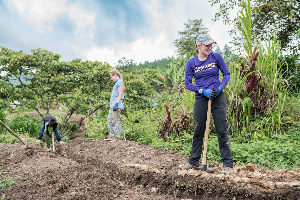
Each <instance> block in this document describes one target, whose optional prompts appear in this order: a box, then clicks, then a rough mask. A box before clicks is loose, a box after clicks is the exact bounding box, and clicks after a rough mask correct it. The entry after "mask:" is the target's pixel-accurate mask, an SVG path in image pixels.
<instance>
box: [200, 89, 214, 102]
mask: <svg viewBox="0 0 300 200" xmlns="http://www.w3.org/2000/svg"><path fill="white" fill-rule="evenodd" d="M199 93H200V94H203V95H204V96H206V97H207V98H209V99H211V100H214V98H216V96H217V91H216V90H211V89H200V90H199Z"/></svg>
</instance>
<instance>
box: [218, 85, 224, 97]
mask: <svg viewBox="0 0 300 200" xmlns="http://www.w3.org/2000/svg"><path fill="white" fill-rule="evenodd" d="M222 90H223V88H221V87H219V89H218V92H217V96H219V94H220V93H221V92H222Z"/></svg>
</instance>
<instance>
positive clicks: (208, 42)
mask: <svg viewBox="0 0 300 200" xmlns="http://www.w3.org/2000/svg"><path fill="white" fill-rule="evenodd" d="M212 43H214V44H217V42H216V41H214V40H209V41H207V42H206V44H205V43H202V42H201V43H197V45H198V44H204V45H209V44H212Z"/></svg>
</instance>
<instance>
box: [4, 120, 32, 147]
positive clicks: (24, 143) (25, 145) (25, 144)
mask: <svg viewBox="0 0 300 200" xmlns="http://www.w3.org/2000/svg"><path fill="white" fill-rule="evenodd" d="M0 124H2V126H4V128H6V129H7V130H8V131H9V132H10V133H11V134H13V135H14V136H15V137H16V138H18V139H19V140H20V141H21V142H22V143H23V145H24V147H25V148H27V143H26V142H25V141H24V140H23V139H22V138H20V137H19V136H18V135H17V134H16V133H15V132H13V131H12V130H11V129H10V128H9V127H8V126H6V125H5V124H4V123H3V122H2V121H1V120H0Z"/></svg>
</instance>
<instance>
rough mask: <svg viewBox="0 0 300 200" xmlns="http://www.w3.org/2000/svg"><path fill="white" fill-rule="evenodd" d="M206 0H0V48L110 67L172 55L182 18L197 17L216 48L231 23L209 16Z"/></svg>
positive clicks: (210, 10) (223, 41)
mask: <svg viewBox="0 0 300 200" xmlns="http://www.w3.org/2000/svg"><path fill="white" fill-rule="evenodd" d="M217 8H218V6H214V7H211V5H210V3H209V2H208V0H0V46H3V47H7V48H9V49H12V50H14V51H20V50H23V51H24V52H25V53H30V50H32V49H37V48H41V49H46V50H48V51H52V52H54V53H57V54H59V55H61V59H60V60H61V61H70V60H72V59H75V58H79V59H82V60H90V61H96V60H97V61H100V62H107V63H109V64H110V65H111V66H115V65H116V64H117V63H118V60H120V59H121V58H122V57H125V58H126V59H133V61H134V62H136V63H143V62H145V61H149V62H153V61H154V60H159V59H162V58H166V57H168V56H170V57H172V56H176V52H175V50H176V47H175V46H174V44H173V42H174V40H175V39H178V38H180V36H179V35H178V31H183V30H184V23H186V22H187V21H188V20H193V19H201V18H202V21H203V25H204V26H205V27H206V28H208V30H209V34H210V36H211V37H212V38H213V39H215V40H216V41H217V43H218V45H219V47H220V48H221V49H223V47H224V45H225V44H227V45H228V44H229V42H230V41H231V38H230V35H229V32H228V31H230V30H231V29H232V26H229V25H224V24H223V22H222V20H219V21H217V22H213V21H212V19H213V17H214V15H215V13H216V11H217Z"/></svg>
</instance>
